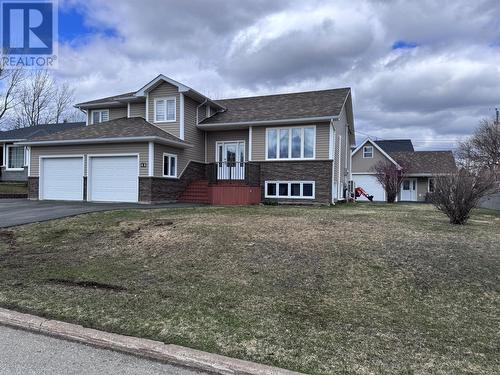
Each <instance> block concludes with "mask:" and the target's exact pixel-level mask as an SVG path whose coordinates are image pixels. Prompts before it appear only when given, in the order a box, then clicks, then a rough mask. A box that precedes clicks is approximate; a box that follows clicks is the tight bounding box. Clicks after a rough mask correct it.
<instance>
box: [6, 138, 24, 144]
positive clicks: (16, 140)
mask: <svg viewBox="0 0 500 375" xmlns="http://www.w3.org/2000/svg"><path fill="white" fill-rule="evenodd" d="M25 140H26V138H18V139H15V138H13V139H0V143H10V142H21V141H25Z"/></svg>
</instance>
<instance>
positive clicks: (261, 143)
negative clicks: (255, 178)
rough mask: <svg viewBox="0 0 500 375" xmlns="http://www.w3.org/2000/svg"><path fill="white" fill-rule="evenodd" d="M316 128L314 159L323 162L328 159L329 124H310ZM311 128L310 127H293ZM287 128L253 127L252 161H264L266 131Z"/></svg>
mask: <svg viewBox="0 0 500 375" xmlns="http://www.w3.org/2000/svg"><path fill="white" fill-rule="evenodd" d="M312 125H315V126H316V159H318V160H324V159H328V158H329V157H328V156H329V143H330V138H329V137H330V126H329V123H322V124H312ZM297 126H299V127H300V126H304V127H307V126H311V125H294V126H291V127H297ZM286 127H287V126H279V127H277V126H269V127H265V126H254V127H253V130H252V161H263V160H266V129H268V128H286ZM282 161H284V160H282Z"/></svg>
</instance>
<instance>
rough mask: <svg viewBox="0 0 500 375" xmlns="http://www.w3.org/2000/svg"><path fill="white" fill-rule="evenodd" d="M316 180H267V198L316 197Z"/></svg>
mask: <svg viewBox="0 0 500 375" xmlns="http://www.w3.org/2000/svg"><path fill="white" fill-rule="evenodd" d="M315 185H316V184H315V182H314V181H266V183H265V189H266V190H265V197H266V198H292V199H314V195H315Z"/></svg>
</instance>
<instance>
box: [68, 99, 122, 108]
mask: <svg viewBox="0 0 500 375" xmlns="http://www.w3.org/2000/svg"><path fill="white" fill-rule="evenodd" d="M124 104H125V103H124V102H120V101H117V100H113V101H110V102H102V103H91V104H85V103H80V104H75V108H78V109H95V108H103V107H106V108H114V107H122V106H123V105H124Z"/></svg>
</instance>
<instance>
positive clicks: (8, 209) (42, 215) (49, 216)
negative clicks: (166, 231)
mask: <svg viewBox="0 0 500 375" xmlns="http://www.w3.org/2000/svg"><path fill="white" fill-rule="evenodd" d="M196 206H199V205H196V204H188V203H167V204H156V205H147V204H137V203H87V202H55V201H29V200H27V199H2V200H0V228H6V227H10V226H14V225H21V224H29V223H35V222H38V221H46V220H53V219H59V218H62V217H67V216H73V215H79V214H84V213H88V212H97V211H111V210H119V209H126V208H139V209H154V208H180V207H196Z"/></svg>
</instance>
